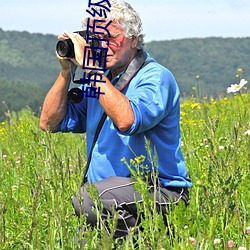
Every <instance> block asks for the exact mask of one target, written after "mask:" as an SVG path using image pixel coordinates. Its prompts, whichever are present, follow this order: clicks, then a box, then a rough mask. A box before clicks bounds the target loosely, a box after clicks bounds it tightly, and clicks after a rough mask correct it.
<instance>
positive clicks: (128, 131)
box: [40, 0, 191, 237]
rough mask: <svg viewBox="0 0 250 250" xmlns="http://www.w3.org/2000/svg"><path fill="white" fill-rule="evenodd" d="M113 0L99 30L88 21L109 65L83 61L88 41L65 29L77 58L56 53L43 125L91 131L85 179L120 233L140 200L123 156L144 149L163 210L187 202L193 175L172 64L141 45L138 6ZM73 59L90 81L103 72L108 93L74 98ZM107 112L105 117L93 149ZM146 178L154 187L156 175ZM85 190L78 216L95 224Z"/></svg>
mask: <svg viewBox="0 0 250 250" xmlns="http://www.w3.org/2000/svg"><path fill="white" fill-rule="evenodd" d="M109 3H110V5H111V7H110V12H107V13H106V14H107V17H105V19H103V20H104V22H103V23H99V24H98V26H96V27H95V28H93V27H94V23H95V21H94V19H93V17H91V18H90V19H88V20H90V21H89V23H88V26H89V27H92V32H93V33H95V34H97V36H98V38H99V39H100V40H101V41H102V48H106V49H107V57H106V65H104V66H106V68H107V71H106V72H105V74H104V72H102V71H100V70H97V71H91V69H87V67H86V66H87V65H86V64H84V65H83V62H84V48H85V46H86V40H85V39H84V38H83V37H81V36H80V35H79V34H76V33H70V32H65V33H64V34H63V35H62V36H60V37H59V39H60V40H62V39H66V38H70V39H71V40H72V42H73V44H74V50H75V58H71V59H68V58H61V57H59V56H58V55H57V56H58V59H59V62H60V63H61V66H62V69H61V72H60V74H59V76H58V79H57V80H56V82H55V83H54V85H53V86H52V88H51V90H50V91H49V93H48V94H47V96H46V98H45V101H44V105H43V110H42V114H41V119H40V126H41V128H42V129H43V130H47V129H50V130H51V131H52V132H58V131H61V132H69V131H72V132H75V133H84V132H86V134H87V156H88V157H90V156H91V160H90V163H89V168H88V172H87V181H88V183H92V184H93V185H94V186H95V187H96V188H97V190H98V193H99V198H100V201H101V202H102V205H103V211H102V215H101V218H102V219H103V220H105V218H107V215H110V216H111V217H110V218H111V219H112V212H113V211H114V209H115V210H117V211H118V210H119V216H118V223H117V229H116V232H115V237H120V236H124V235H126V234H128V233H129V231H130V230H131V228H132V227H134V226H135V223H136V221H137V209H136V202H140V201H141V197H140V194H139V193H138V192H137V191H136V190H135V188H134V182H133V180H132V179H131V178H130V177H131V173H130V169H129V168H128V166H127V165H125V164H124V163H123V162H122V161H121V159H122V158H125V160H126V161H127V162H130V160H131V159H134V158H135V157H136V156H140V155H144V156H145V160H144V162H143V164H144V165H145V166H148V168H149V171H151V172H152V170H154V172H157V173H158V177H157V180H158V184H159V185H157V208H158V209H159V210H161V211H166V209H165V208H166V206H167V205H168V204H170V203H171V202H172V203H177V202H178V201H180V200H183V201H184V202H185V203H188V199H189V198H188V188H190V187H191V180H190V179H189V178H188V177H187V169H186V165H185V162H184V159H183V156H182V152H181V149H180V147H181V139H180V125H179V118H180V105H179V94H180V93H179V89H178V86H177V84H176V81H175V79H174V77H173V75H172V74H171V73H170V71H169V70H167V69H166V68H165V67H163V66H162V65H160V64H158V63H157V62H156V61H155V60H154V59H153V58H151V57H150V56H149V55H148V54H147V53H146V52H144V51H143V46H144V44H143V34H142V27H141V20H140V17H139V15H138V14H137V12H135V10H134V9H133V8H132V7H131V6H130V5H129V4H127V3H125V2H120V1H118V0H110V1H109ZM110 21H112V22H111V23H110ZM86 23H87V22H86ZM105 28H108V31H107V30H106V31H105ZM94 29H95V30H94ZM92 63H93V62H92ZM73 65H76V66H78V67H79V68H85V72H86V73H88V74H90V76H89V77H90V79H91V80H92V81H91V84H92V85H93V84H94V83H93V82H94V81H93V80H94V79H95V74H98V76H99V77H101V78H102V81H104V82H95V86H94V85H93V87H95V88H96V89H97V88H99V87H100V90H101V92H102V93H103V94H100V96H99V97H98V98H90V97H86V96H85V97H84V98H83V100H82V101H81V102H80V103H71V102H69V101H68V89H69V84H70V81H71V80H72V79H71V74H70V72H71V69H72V68H73ZM91 66H92V67H93V68H99V66H100V65H97V64H94V63H93V65H91ZM93 72H94V73H93ZM92 73H93V74H92ZM103 112H105V113H106V114H107V117H106V119H105V121H104V123H103V125H102V128H101V131H100V134H99V136H98V138H97V140H96V142H95V144H94V146H93V150H91V145H92V142H93V140H94V136H95V132H96V129H97V127H98V123H99V121H100V119H101V117H102V114H103ZM146 140H147V141H149V143H150V147H151V149H152V152H155V150H156V153H157V159H158V162H157V166H152V164H151V163H150V160H149V156H148V153H147V150H146ZM142 171H143V170H142ZM146 175H148V173H145V176H146ZM148 182H149V185H152V182H151V181H150V180H149V181H148ZM150 190H151V191H149V192H152V193H153V192H154V191H153V190H152V189H150ZM80 195H81V196H82V200H83V202H82V204H81V202H80V201H79V199H78V198H73V205H74V208H75V211H76V214H77V215H78V216H80V215H81V214H85V215H86V216H87V223H88V224H90V225H93V226H95V224H96V222H97V218H96V214H95V213H94V212H93V209H92V207H93V206H94V203H93V201H92V200H91V198H90V195H89V193H88V191H87V188H86V185H83V186H82V188H81V190H80ZM152 196H153V195H152Z"/></svg>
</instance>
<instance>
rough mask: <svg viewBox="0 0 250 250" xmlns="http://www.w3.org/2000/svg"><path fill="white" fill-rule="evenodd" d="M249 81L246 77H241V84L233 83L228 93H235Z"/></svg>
mask: <svg viewBox="0 0 250 250" xmlns="http://www.w3.org/2000/svg"><path fill="white" fill-rule="evenodd" d="M246 84H247V81H246V80H245V79H241V80H240V83H239V84H231V87H229V88H227V93H235V92H238V91H240V90H241V89H242V88H243V87H244V86H245V85H246Z"/></svg>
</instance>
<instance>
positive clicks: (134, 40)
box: [131, 37, 138, 49]
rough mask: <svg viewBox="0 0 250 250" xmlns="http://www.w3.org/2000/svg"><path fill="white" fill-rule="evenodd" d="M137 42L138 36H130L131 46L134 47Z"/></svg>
mask: <svg viewBox="0 0 250 250" xmlns="http://www.w3.org/2000/svg"><path fill="white" fill-rule="evenodd" d="M137 43H138V37H133V38H132V43H131V48H132V49H135V48H136V46H137Z"/></svg>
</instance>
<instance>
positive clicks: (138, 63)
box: [81, 50, 149, 186]
mask: <svg viewBox="0 0 250 250" xmlns="http://www.w3.org/2000/svg"><path fill="white" fill-rule="evenodd" d="M145 60H146V56H145V54H144V52H143V51H142V50H139V51H138V53H137V55H136V57H135V58H134V59H133V60H132V62H131V63H130V64H129V66H128V68H127V69H126V71H125V72H124V74H123V75H122V76H121V77H120V79H119V80H118V82H117V83H116V85H115V87H116V88H117V89H118V90H119V91H122V90H124V89H125V88H126V86H127V85H128V84H129V83H130V81H131V80H132V79H133V77H134V76H135V74H136V73H137V72H138V71H139V70H140V69H141V68H143V67H144V66H146V65H147V64H148V63H149V61H145ZM106 117H107V114H106V113H105V112H104V113H103V114H102V117H101V119H100V121H99V123H98V125H97V128H96V132H95V136H94V139H93V142H92V145H91V149H90V152H89V156H88V160H87V163H86V167H85V170H84V175H83V180H82V184H81V186H83V185H84V183H86V182H87V174H88V170H89V164H90V161H91V158H92V152H93V149H94V147H95V143H96V141H97V139H98V136H99V134H100V132H101V129H102V126H103V124H104V122H105V120H106Z"/></svg>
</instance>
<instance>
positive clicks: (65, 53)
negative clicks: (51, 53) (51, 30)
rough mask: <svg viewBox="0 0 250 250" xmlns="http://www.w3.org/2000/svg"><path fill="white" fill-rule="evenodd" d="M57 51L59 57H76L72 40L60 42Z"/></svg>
mask: <svg viewBox="0 0 250 250" xmlns="http://www.w3.org/2000/svg"><path fill="white" fill-rule="evenodd" d="M56 51H57V53H58V55H59V56H61V57H68V58H74V57H75V51H74V44H73V43H72V41H71V40H70V39H66V40H62V41H58V43H57V45H56Z"/></svg>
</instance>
